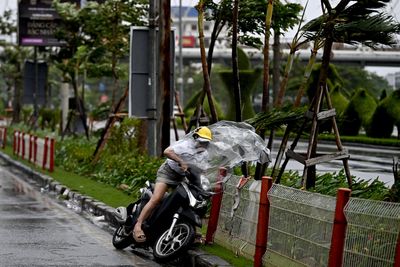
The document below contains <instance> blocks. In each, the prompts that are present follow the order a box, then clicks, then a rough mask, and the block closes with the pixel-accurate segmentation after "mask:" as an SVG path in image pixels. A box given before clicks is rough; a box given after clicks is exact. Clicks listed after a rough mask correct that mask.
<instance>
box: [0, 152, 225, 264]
mask: <svg viewBox="0 0 400 267" xmlns="http://www.w3.org/2000/svg"><path fill="white" fill-rule="evenodd" d="M0 158H1V159H3V160H4V161H6V162H7V163H9V164H10V165H12V166H14V167H16V168H18V169H19V170H20V171H22V172H23V173H24V174H25V175H26V176H27V179H30V180H33V181H35V182H36V183H37V185H38V186H40V187H41V188H46V189H47V190H48V192H49V193H52V194H55V195H56V196H60V197H62V198H64V199H67V200H73V201H74V202H75V203H77V204H78V206H79V207H80V208H81V210H82V211H85V212H87V213H89V214H90V215H92V216H96V217H99V216H104V221H105V222H106V223H107V225H108V226H109V227H110V229H111V228H112V227H116V226H117V221H116V220H115V217H114V215H113V212H114V208H113V207H110V206H107V205H106V204H105V203H103V202H100V201H98V200H96V199H93V198H92V197H89V196H84V195H82V194H80V193H78V192H75V191H71V190H70V189H69V188H67V187H66V186H64V185H62V184H60V183H59V182H57V181H55V180H54V179H53V178H52V177H50V176H48V175H46V174H42V173H40V172H37V171H35V170H33V169H32V168H30V167H28V166H26V165H24V164H23V163H21V162H19V161H16V160H14V159H12V158H11V157H10V156H8V155H6V154H4V153H3V152H0ZM188 257H189V260H188V262H190V265H191V266H196V267H217V266H221V267H227V266H232V265H230V264H229V263H228V262H226V261H225V260H223V259H221V258H219V257H217V256H215V255H212V254H208V253H207V252H204V251H203V250H201V249H197V248H194V249H191V250H188ZM185 266H187V265H185Z"/></svg>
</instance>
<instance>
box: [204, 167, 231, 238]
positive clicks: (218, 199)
mask: <svg viewBox="0 0 400 267" xmlns="http://www.w3.org/2000/svg"><path fill="white" fill-rule="evenodd" d="M225 176H226V169H225V168H220V169H219V173H218V177H217V186H216V187H215V191H214V192H215V195H214V196H212V198H211V210H210V218H209V219H208V226H207V233H206V244H212V243H213V242H214V234H215V231H216V230H217V226H218V219H219V212H220V210H221V203H222V196H223V193H224V192H223V188H222V180H223V179H224V177H225Z"/></svg>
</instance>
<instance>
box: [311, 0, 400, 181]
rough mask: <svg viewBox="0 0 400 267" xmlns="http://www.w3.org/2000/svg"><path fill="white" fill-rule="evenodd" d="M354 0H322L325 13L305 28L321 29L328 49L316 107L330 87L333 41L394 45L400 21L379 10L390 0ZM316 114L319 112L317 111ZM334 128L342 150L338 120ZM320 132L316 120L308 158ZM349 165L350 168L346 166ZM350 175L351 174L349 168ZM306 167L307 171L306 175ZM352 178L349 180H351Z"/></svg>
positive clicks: (368, 44) (324, 58)
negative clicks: (329, 74)
mask: <svg viewBox="0 0 400 267" xmlns="http://www.w3.org/2000/svg"><path fill="white" fill-rule="evenodd" d="M350 2H352V1H351V0H341V1H340V2H339V3H338V4H337V5H336V7H334V8H332V6H331V4H330V3H329V0H321V5H322V9H323V11H324V14H323V15H321V16H320V17H318V18H316V19H314V20H312V21H310V22H309V23H307V24H306V25H305V26H304V28H303V29H304V30H306V31H308V32H310V33H315V32H319V33H320V37H321V38H322V40H323V41H324V49H323V55H322V63H321V70H320V73H319V80H318V85H317V88H316V93H315V96H314V99H316V100H317V101H314V102H315V103H316V104H315V107H316V108H315V110H318V109H319V107H318V106H319V102H320V101H318V99H321V96H322V94H323V93H324V92H323V88H326V83H327V77H328V70H329V63H330V57H331V51H332V45H333V42H340V43H348V44H357V43H361V44H365V45H367V46H369V47H372V48H375V47H376V46H377V45H379V44H382V45H389V46H390V45H394V44H395V43H396V42H395V39H394V35H395V34H396V33H399V32H400V25H399V24H398V23H396V22H395V21H394V20H393V18H392V17H391V16H388V15H386V14H384V13H383V12H379V9H382V8H383V7H385V5H386V3H387V2H389V0H370V1H361V0H359V1H356V2H355V3H354V4H352V5H349V4H350ZM314 116H316V114H314ZM333 128H334V131H335V134H336V137H337V140H336V143H337V146H338V148H339V149H340V150H342V145H341V141H340V138H339V134H338V130H337V125H336V123H335V121H334V123H333ZM316 133H318V130H317V126H316V120H314V121H313V126H312V128H311V135H310V140H309V147H308V152H307V158H310V157H314V156H315V153H316V146H317V140H318V139H317V138H315V134H316ZM346 169H347V168H346ZM346 174H347V176H348V178H349V179H350V174H349V173H348V172H347V171H346ZM305 176H306V171H305V173H304V174H303V179H305ZM307 176H308V179H307V183H306V184H307V187H310V186H312V185H313V184H314V183H315V171H311V172H308V175H307ZM350 182H351V181H349V183H350Z"/></svg>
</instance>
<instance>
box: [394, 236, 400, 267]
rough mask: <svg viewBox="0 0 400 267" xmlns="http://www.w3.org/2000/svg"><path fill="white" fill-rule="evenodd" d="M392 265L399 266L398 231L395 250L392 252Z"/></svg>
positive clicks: (399, 243) (399, 240)
mask: <svg viewBox="0 0 400 267" xmlns="http://www.w3.org/2000/svg"><path fill="white" fill-rule="evenodd" d="M393 267H400V232H399V234H398V235H397V244H396V251H395V254H394V264H393Z"/></svg>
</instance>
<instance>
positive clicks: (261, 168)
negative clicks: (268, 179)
mask: <svg viewBox="0 0 400 267" xmlns="http://www.w3.org/2000/svg"><path fill="white" fill-rule="evenodd" d="M273 9H274V0H268V4H267V14H266V16H265V36H264V49H263V53H264V76H263V95H262V102H261V111H262V112H267V111H268V110H269V37H270V30H271V22H272V13H273V11H274V10H273ZM258 134H259V135H260V137H261V138H263V139H264V138H265V129H261V131H260V132H258ZM272 135H273V132H271V136H272ZM270 140H272V139H271V138H270ZM268 146H272V142H268ZM266 167H267V166H266V164H265V163H264V164H259V163H257V166H256V172H255V174H254V179H256V180H261V177H262V176H263V175H264V172H265V169H266Z"/></svg>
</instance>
